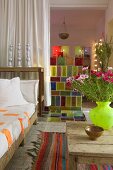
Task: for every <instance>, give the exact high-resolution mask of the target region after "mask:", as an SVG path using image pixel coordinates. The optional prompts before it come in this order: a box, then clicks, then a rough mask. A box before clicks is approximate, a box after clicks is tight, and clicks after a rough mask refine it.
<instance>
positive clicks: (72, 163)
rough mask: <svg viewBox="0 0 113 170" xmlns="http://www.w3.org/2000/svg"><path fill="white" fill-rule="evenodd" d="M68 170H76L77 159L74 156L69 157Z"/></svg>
mask: <svg viewBox="0 0 113 170" xmlns="http://www.w3.org/2000/svg"><path fill="white" fill-rule="evenodd" d="M69 170H77V158H75V156H74V155H69Z"/></svg>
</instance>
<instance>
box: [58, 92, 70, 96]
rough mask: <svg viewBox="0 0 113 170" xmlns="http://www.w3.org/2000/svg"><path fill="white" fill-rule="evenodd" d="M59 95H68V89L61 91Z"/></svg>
mask: <svg viewBox="0 0 113 170" xmlns="http://www.w3.org/2000/svg"><path fill="white" fill-rule="evenodd" d="M60 94H61V96H70V91H61V93H60Z"/></svg>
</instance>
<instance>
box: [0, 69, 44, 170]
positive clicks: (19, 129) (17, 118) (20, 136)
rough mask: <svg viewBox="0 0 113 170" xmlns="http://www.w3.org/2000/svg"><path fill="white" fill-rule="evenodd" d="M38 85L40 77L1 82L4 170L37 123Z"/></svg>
mask: <svg viewBox="0 0 113 170" xmlns="http://www.w3.org/2000/svg"><path fill="white" fill-rule="evenodd" d="M21 69H22V68H21ZM21 69H20V70H21ZM9 70H10V68H9ZM27 70H28V69H27ZM29 70H33V69H29ZM41 81H42V78H41ZM39 82H40V76H38V79H35V80H21V79H20V77H19V76H17V77H15V76H14V77H13V78H10V79H6V78H1V79H0V169H1V170H3V169H4V168H5V167H6V165H7V164H8V162H9V161H10V159H11V158H12V156H13V154H14V153H15V151H16V149H17V148H18V147H19V146H20V144H21V145H22V144H24V142H25V137H26V135H27V134H28V132H29V130H30V128H31V126H32V124H36V122H37V118H38V110H39V108H40V107H42V106H40V101H41V100H40V97H39V96H41V95H40V83H39ZM41 88H42V87H41ZM39 115H40V114H39Z"/></svg>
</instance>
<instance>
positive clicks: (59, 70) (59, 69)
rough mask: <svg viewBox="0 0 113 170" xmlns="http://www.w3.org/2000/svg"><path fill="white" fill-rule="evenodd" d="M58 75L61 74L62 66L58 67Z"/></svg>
mask: <svg viewBox="0 0 113 170" xmlns="http://www.w3.org/2000/svg"><path fill="white" fill-rule="evenodd" d="M57 76H61V66H58V67H57Z"/></svg>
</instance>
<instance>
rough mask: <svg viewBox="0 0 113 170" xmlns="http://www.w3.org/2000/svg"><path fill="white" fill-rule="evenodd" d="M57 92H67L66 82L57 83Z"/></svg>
mask: <svg viewBox="0 0 113 170" xmlns="http://www.w3.org/2000/svg"><path fill="white" fill-rule="evenodd" d="M56 90H65V83H64V82H61V83H59V82H57V83H56Z"/></svg>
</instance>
